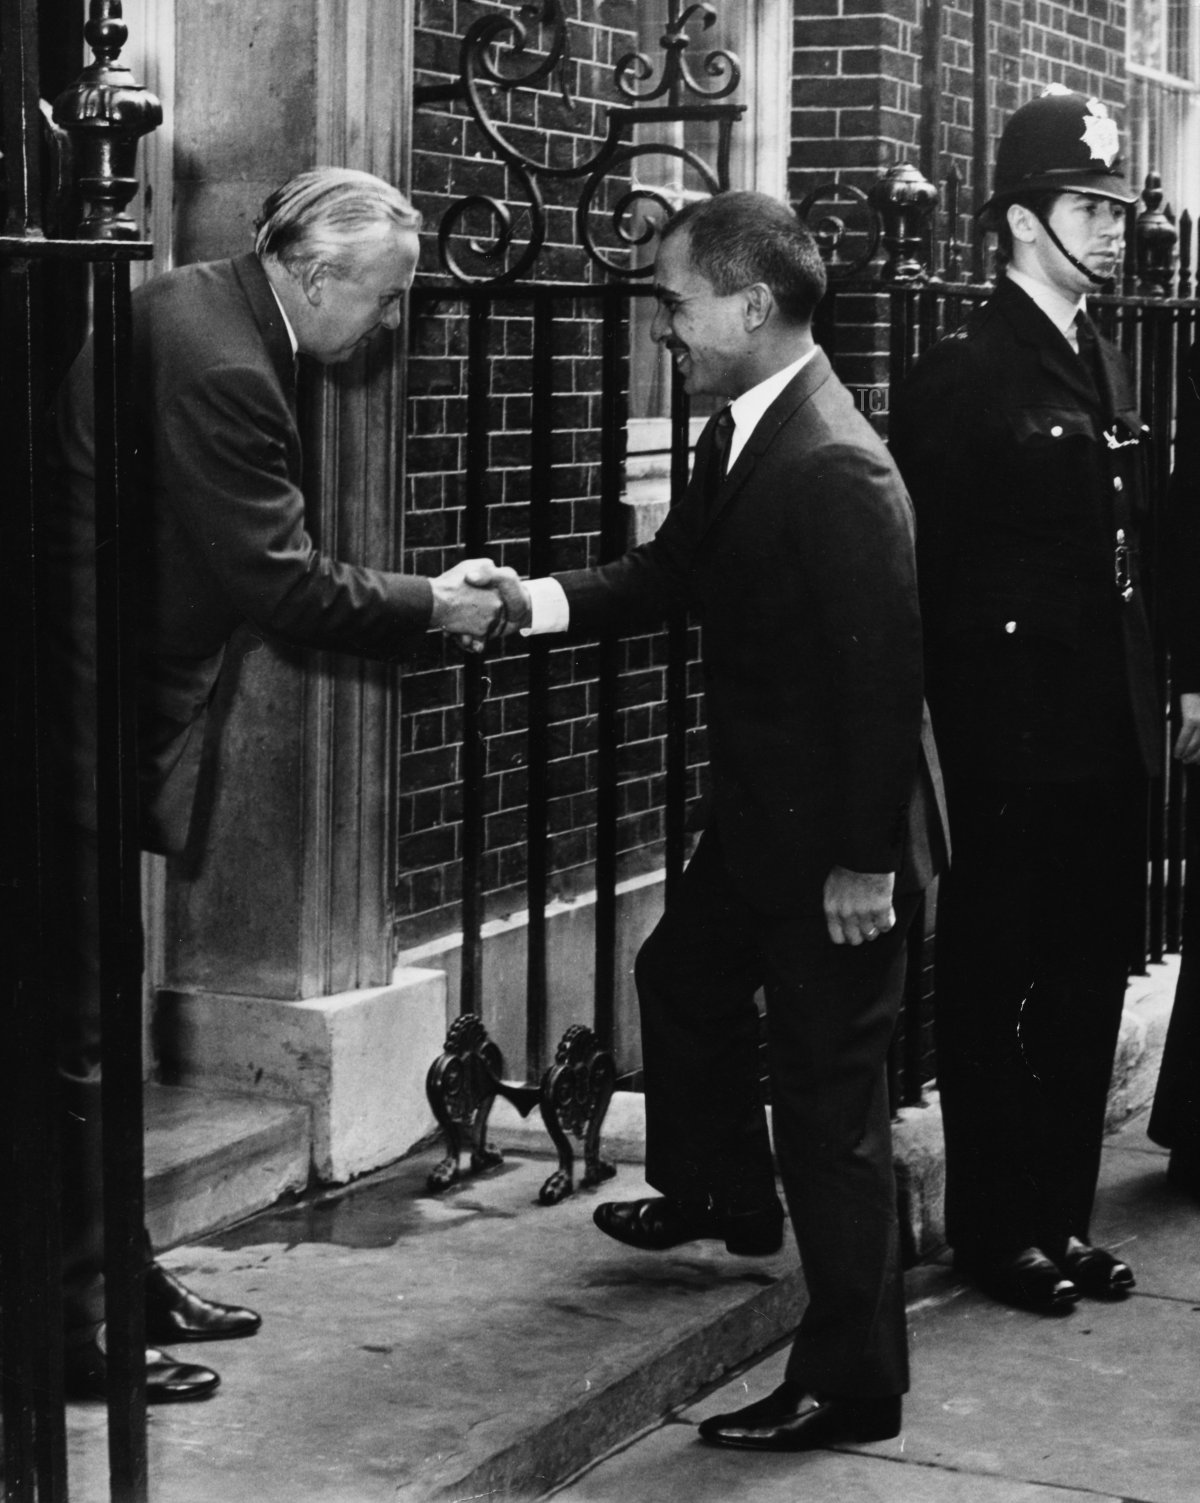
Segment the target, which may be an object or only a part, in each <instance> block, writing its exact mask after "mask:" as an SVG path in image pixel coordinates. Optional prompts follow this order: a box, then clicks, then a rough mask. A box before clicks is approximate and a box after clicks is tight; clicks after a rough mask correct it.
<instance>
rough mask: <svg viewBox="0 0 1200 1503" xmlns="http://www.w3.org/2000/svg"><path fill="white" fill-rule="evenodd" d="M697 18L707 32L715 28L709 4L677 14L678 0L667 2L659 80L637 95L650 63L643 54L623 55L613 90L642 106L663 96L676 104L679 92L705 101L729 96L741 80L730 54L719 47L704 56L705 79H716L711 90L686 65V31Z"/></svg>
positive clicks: (648, 75) (650, 73) (650, 74)
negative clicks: (697, 96)
mask: <svg viewBox="0 0 1200 1503" xmlns="http://www.w3.org/2000/svg"><path fill="white" fill-rule="evenodd" d="M697 18H700V19H701V20H702V21H703V22H704V28H705V30H706V31H707V30H708V28H709V27H710V26H715V25H716V22H717V13H716V11H715V10H714V9H713V7H712V6H711V5H689V6H688V8H687V10H685V11H684V12H683V13H682V14H680V11H679V0H671V8H670V15H669V16H668V19H667V25H666V30H665V31H664V33H663V37H662V47H663V50H664V51H665V52H666V54H667V59H666V62H665V63H664V64H663V71H662V77H661V78H660V79H659V81H658V83H657V84H656V85H655V87H654V88H653V89H650V90H648V91H647V92H646V93H644V94H643V93H639V92H638V87H637V86H638V84H639V83H645V82H646V80H647V79H648V78H653V76H654V64H653V62H652V61H651V60H650V59H649V58H648V57H647V56H646V54H645V53H644V52H627V53H626V54H625V56H624V57H623V58H621V60H620V61H619V62H618V63H617V66H616V71H615V82H616V85H617V88H618V89H619V90H620V92H621V93H622V94H623V95H624V96H625V98H626V99H633V100H636V101H638V102H640V103H645V101H646V100H648V99H661V98H662V96H663V95H664V94H666V95H668V97H669V98H670V101H671V103H672V104H673V105H676V104H678V103H679V97H680V93H681V91H682V90H683V89H686V90H687V91H688V93H689V94H698V95H700V96H702V97H703V98H706V99H725V98H726V97H727V96H728V95H730V94H732V93H733V91H734V90H735V89H736V88H737V86H738V84H740V83H741V81H742V67H741V64H740V63H739V62H738V60H737V56H736V55H735V54H734V53H732V52H727V51H726V50H725V49H724V48H723V47H721V48H715V49H714V50H713V51H712V52H710V53H709V54H708V55H707V57H705V59H704V71H705V73H707V74H708V76H709V78H713V79H716V80H717V82H716V84H715V85H714V86H713V87H712V88H711V89H706V88H705V87H704V86H703V84H701V83H699V82H698V81H697V79H696V76H695V74H694V73H692V71H691V69H690V68H689V67H688V65H687V60H686V58H685V57H684V53H685V52H686V51H687V49H688V47H689V46H690V45H691V44H690V42H689V40H688V34H687V29H688V27H689V26H690V25H691V23H692V22H693V21H694V20H696V19H697Z"/></svg>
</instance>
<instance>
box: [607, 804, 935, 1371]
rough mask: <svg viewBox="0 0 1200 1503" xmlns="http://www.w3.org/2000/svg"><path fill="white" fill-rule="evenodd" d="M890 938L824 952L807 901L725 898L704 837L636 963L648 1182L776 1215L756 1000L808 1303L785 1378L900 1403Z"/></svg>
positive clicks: (732, 893) (900, 950)
mask: <svg viewBox="0 0 1200 1503" xmlns="http://www.w3.org/2000/svg"><path fill="white" fill-rule="evenodd" d="M916 903H917V899H916V897H915V896H913V897H910V898H906V899H903V900H898V902H897V913H898V918H899V920H900V921H899V922H898V923H897V925H896V927H895V928H894V929H893V930H892V931H891V933H889V934H888V935H886V936H883V937H881V938H880V939H878V940H876V941H874V942H873V943H871V944H867V945H861V946H855V947H852V946H848V945H835V944H833V943H832V941H830V939H829V938H828V935H827V934H826V931H825V920H824V916H823V914H822V912H821V906H820V893H819V891H814V892H813V893H810V894H807V895H799V896H798V900H797V909H796V911H795V912H793V913H788V914H786V915H784V916H779V915H774V914H764V913H762V912H759V911H757V910H755V909H753V908H751V907H750V906H749V905H748V904H747V903H746V902H745V901H744V900H743V899H742V898H741V896H740V895H739V892H738V890H737V889H736V887H735V886H734V884H733V882H732V880H731V879H730V876H729V874H728V872H727V871H726V869H725V865H724V862H723V860H722V857H721V853H720V843H719V840H718V839H717V837H716V836H715V835H713V834H712V833H711V832H710V833H707V834H705V835H704V837H703V838H702V840H701V842H700V845H699V847H698V849H697V851H696V854H695V856H694V857H693V859H692V861H691V863H690V865H689V866H688V868H687V871H686V872H685V873H684V876H683V879H682V882H681V884H680V890H679V892H678V895H677V896H676V897H674V898H673V899H672V901H671V902H670V903H669V904H668V906H667V910H666V912H665V913H664V915H663V918H662V920H661V921H660V923H659V924H658V926H657V928H656V929H655V930H654V932H653V934H651V936H650V938H649V939H648V940H647V941H646V943H645V945H644V946H643V947H642V950H641V952H640V954H639V955H638V960H637V985H638V996H639V1000H640V1003H641V1014H642V1041H643V1054H644V1062H645V1081H646V1178H647V1180H648V1181H649V1182H650V1183H651V1184H652V1185H654V1186H655V1188H656V1189H658V1190H660V1191H661V1192H662V1193H663V1194H665V1195H669V1196H672V1197H674V1198H678V1199H681V1200H693V1201H694V1200H708V1199H709V1198H710V1197H711V1199H712V1201H713V1202H714V1203H716V1204H717V1205H719V1206H724V1207H729V1208H732V1209H735V1210H736V1209H749V1208H751V1207H753V1206H761V1205H763V1204H770V1203H771V1202H772V1201H774V1199H775V1174H774V1167H773V1164H772V1160H771V1144H770V1140H769V1137H768V1132H767V1125H766V1116H765V1111H764V1107H763V1103H762V1092H761V1088H760V1085H759V1069H760V1063H759V1048H758V1040H759V1024H758V1014H757V1008H756V1004H755V995H756V993H757V991H758V990H759V988H760V987H761V988H763V989H764V991H765V995H766V1004H767V1040H768V1048H767V1060H768V1066H769V1077H770V1083H771V1101H772V1112H773V1117H774V1133H775V1149H776V1154H777V1157H778V1162H779V1169H780V1175H781V1177H782V1181H783V1188H784V1193H785V1195H786V1197H787V1202H788V1208H789V1211H790V1213H791V1217H792V1222H793V1225H794V1228H795V1233H796V1241H797V1244H798V1246H799V1250H800V1259H801V1263H802V1265H803V1268H804V1275H805V1280H806V1283H807V1287H808V1301H809V1302H808V1307H807V1309H806V1310H805V1313H804V1316H803V1318H802V1320H801V1323H800V1327H799V1330H798V1331H797V1333H796V1337H795V1341H794V1344H793V1347H792V1352H791V1356H790V1358H789V1361H788V1366H787V1376H788V1377H789V1378H790V1379H793V1380H795V1381H797V1382H799V1383H802V1384H803V1385H804V1386H805V1387H806V1388H807V1389H809V1390H810V1391H812V1392H816V1393H819V1394H830V1395H841V1396H864V1397H865V1396H874V1395H886V1394H896V1393H903V1392H904V1391H906V1389H907V1387H908V1354H907V1333H906V1327H905V1315H904V1284H903V1278H902V1274H901V1270H900V1266H899V1245H898V1227H897V1218H896V1187H895V1179H894V1176H893V1173H892V1154H891V1122H890V1115H889V1111H888V1100H887V1083H886V1072H885V1065H886V1059H887V1051H888V1045H889V1043H890V1041H891V1037H892V1033H893V1030H894V1027H895V1021H896V1015H897V1011H898V1008H899V1004H900V998H901V993H902V991H903V984H904V965H905V949H904V931H905V928H906V926H907V923H908V922H909V920H910V919H911V917H912V913H913V911H914V909H915V907H916Z"/></svg>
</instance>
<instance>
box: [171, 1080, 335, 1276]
mask: <svg viewBox="0 0 1200 1503" xmlns="http://www.w3.org/2000/svg"><path fill="white" fill-rule="evenodd" d="M145 1119H146V1225H147V1227H148V1228H149V1230H150V1238H151V1241H152V1242H153V1244H154V1246H155V1247H156V1248H161V1247H171V1246H173V1245H174V1244H175V1243H178V1242H184V1241H190V1240H192V1239H194V1238H196V1237H199V1236H203V1235H204V1234H205V1233H207V1232H211V1231H214V1230H216V1229H217V1228H219V1227H223V1226H228V1225H230V1224H231V1223H232V1222H235V1221H240V1220H241V1219H242V1218H243V1217H245V1216H249V1215H251V1214H252V1213H253V1212H255V1211H261V1210H262V1209H263V1208H264V1207H266V1206H269V1205H272V1204H273V1203H274V1202H275V1201H277V1200H278V1199H279V1197H280V1196H281V1195H284V1194H286V1193H287V1191H289V1190H302V1189H303V1188H304V1187H305V1186H306V1185H307V1184H308V1180H309V1165H310V1163H311V1159H312V1128H311V1114H310V1112H309V1109H308V1108H307V1107H306V1106H301V1105H298V1104H295V1103H291V1102H286V1101H271V1100H264V1099H250V1098H248V1097H245V1096H233V1095H226V1094H219V1093H215V1092H212V1091H204V1090H191V1089H188V1088H185V1087H180V1086H162V1085H148V1086H147V1087H146V1095H145Z"/></svg>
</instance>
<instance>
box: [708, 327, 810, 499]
mask: <svg viewBox="0 0 1200 1503" xmlns="http://www.w3.org/2000/svg"><path fill="white" fill-rule="evenodd" d="M816 353H817V346H816V345H813V347H812V349H811V350H809V351H808V353H807V354H804V355H801V356H800V358H799V360H793V361H792V363H791V365H785V366H784V368H783V369H782V370H780V371H776V372H775V374H774V375H773V376H768V377H767V379H766V380H765V381H760V382H759V383H758V385H757V386H752V387H751V388H750V390H749V391H744V392H743V393H742V394H741V396H740V397H738V398H737V399H736V400H735V401H733V402H731V403H730V404H729V410H730V412H732V414H733V422H734V428H733V438H732V439H731V441H730V444H729V458H728V460H727V461H726V473H728V471H729V470H731V469H732V468H733V466H734V461H735V460H736V459H737V457H738V455H739V454H740V453H741V452H742V450H743V449H744V448H745V447H746V444H747V443H748V442H749V440H750V435H751V434H752V433H753V432H754V430H755V428H757V427H758V424H759V421H760V419H761V418H762V416H763V414H764V413H765V412H766V410H767V408H768V407H770V405H771V403H772V402H773V401H774V400H775V398H776V397H777V396H778V395H779V394H780V392H781V391H783V389H784V387H785V386H787V385H788V384H789V382H790V381H792V379H793V378H794V377H795V376H797V375H798V374H799V373H800V371H801V370H803V368H804V367H805V366H806V365H807V364H808V362H809V361H810V360H811V359H812V357H813V356H814V355H815V354H816Z"/></svg>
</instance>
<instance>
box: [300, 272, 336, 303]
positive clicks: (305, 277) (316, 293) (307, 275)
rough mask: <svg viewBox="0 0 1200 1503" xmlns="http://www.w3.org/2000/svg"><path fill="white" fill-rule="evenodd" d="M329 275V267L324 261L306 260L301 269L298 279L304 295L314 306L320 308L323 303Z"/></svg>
mask: <svg viewBox="0 0 1200 1503" xmlns="http://www.w3.org/2000/svg"><path fill="white" fill-rule="evenodd" d="M328 276H329V268H328V266H326V265H325V263H324V261H306V262H305V263H304V265H303V266H302V268H301V270H300V274H299V276H298V277H297V281H298V282H299V283H300V289H301V291H302V292H303V293H304V296H305V297H306V298H307V299H308V301H309V302H310V303H311V304H312V306H313V307H314V308H319V307H320V305H321V298H322V296H323V295H324V291H325V283H326V281H327V279H328Z"/></svg>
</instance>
